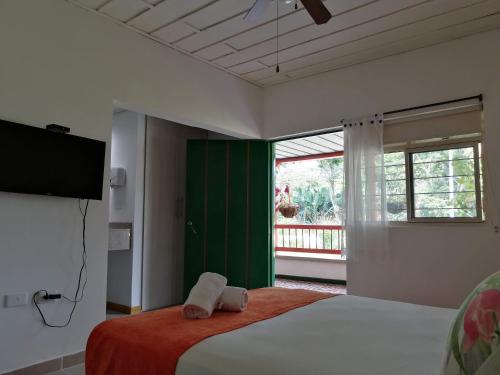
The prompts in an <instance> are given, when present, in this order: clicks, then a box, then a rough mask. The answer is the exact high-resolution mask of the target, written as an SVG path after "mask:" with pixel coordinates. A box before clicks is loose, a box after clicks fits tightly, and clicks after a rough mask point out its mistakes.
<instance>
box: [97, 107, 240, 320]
mask: <svg viewBox="0 0 500 375" xmlns="http://www.w3.org/2000/svg"><path fill="white" fill-rule="evenodd" d="M229 138H230V137H228V136H226V135H223V134H219V133H215V132H212V131H208V130H205V129H200V128H195V127H190V126H187V125H183V124H179V123H175V122H172V121H168V120H164V119H160V118H156V117H152V116H148V115H145V114H141V113H137V112H133V111H130V110H126V109H122V108H115V109H114V111H113V126H112V137H111V158H110V167H111V172H110V181H109V183H110V184H109V189H110V196H109V248H108V250H109V251H108V277H107V293H106V297H107V298H106V301H107V317H108V318H113V317H117V316H121V315H128V314H134V313H139V312H141V311H147V310H153V309H157V308H161V307H166V306H171V305H177V304H180V303H182V302H183V271H184V233H185V212H184V210H185V189H186V187H185V182H186V158H187V155H186V154H187V151H186V150H187V141H188V140H189V139H204V140H207V139H214V140H216V139H229Z"/></svg>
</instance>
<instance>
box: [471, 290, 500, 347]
mask: <svg viewBox="0 0 500 375" xmlns="http://www.w3.org/2000/svg"><path fill="white" fill-rule="evenodd" d="M499 321H500V290H497V289H488V290H485V291H483V292H481V293H479V294H478V295H477V296H476V297H475V298H474V300H472V302H471V303H470V304H469V306H468V307H467V310H466V312H465V315H464V338H463V351H464V352H467V351H469V350H470V349H471V348H472V346H473V345H474V344H475V343H476V341H477V339H481V340H482V341H484V342H486V343H488V344H491V340H492V339H493V338H494V336H495V332H497V330H498V324H499Z"/></svg>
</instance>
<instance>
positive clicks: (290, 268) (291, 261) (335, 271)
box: [275, 256, 347, 280]
mask: <svg viewBox="0 0 500 375" xmlns="http://www.w3.org/2000/svg"><path fill="white" fill-rule="evenodd" d="M275 262H276V263H275V272H276V274H277V275H288V276H302V277H315V278H319V279H328V280H347V274H346V262H345V261H343V260H326V259H311V258H305V259H304V258H299V257H288V256H277V257H276V258H275Z"/></svg>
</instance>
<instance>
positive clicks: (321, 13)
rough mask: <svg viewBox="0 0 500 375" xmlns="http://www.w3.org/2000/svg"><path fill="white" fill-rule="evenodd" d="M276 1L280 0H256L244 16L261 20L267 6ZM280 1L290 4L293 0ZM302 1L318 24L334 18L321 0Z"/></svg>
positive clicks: (251, 19) (252, 19)
mask: <svg viewBox="0 0 500 375" xmlns="http://www.w3.org/2000/svg"><path fill="white" fill-rule="evenodd" d="M274 1H278V0H256V1H255V3H254V4H253V6H252V8H250V10H249V11H248V12H247V14H246V15H245V17H244V18H245V20H248V21H257V20H259V19H260V18H261V17H262V16H263V15H264V13H265V12H266V10H267V8H268V7H269V6H270V5H271V3H273V2H274ZM279 1H282V2H284V3H286V4H290V3H292V2H293V0H279ZM300 1H301V2H302V5H304V8H305V9H306V10H307V12H308V13H309V14H310V15H311V17H312V19H313V20H314V22H316V24H318V25H322V24H324V23H327V22H328V21H329V20H330V18H332V14H331V13H330V11H329V10H328V8H327V7H326V6H325V5H324V4H323V2H322V1H321V0H300ZM295 3H296V1H295Z"/></svg>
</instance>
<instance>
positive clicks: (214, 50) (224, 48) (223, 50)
mask: <svg viewBox="0 0 500 375" xmlns="http://www.w3.org/2000/svg"><path fill="white" fill-rule="evenodd" d="M233 52H235V50H234V48H231V47H230V46H228V45H227V44H224V43H219V44H214V45H213V46H210V47H207V48H203V49H201V50H199V51H198V52H196V56H199V57H201V58H203V59H205V60H208V61H211V60H213V59H216V58H218V57H221V56H225V55H228V54H230V53H233Z"/></svg>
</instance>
